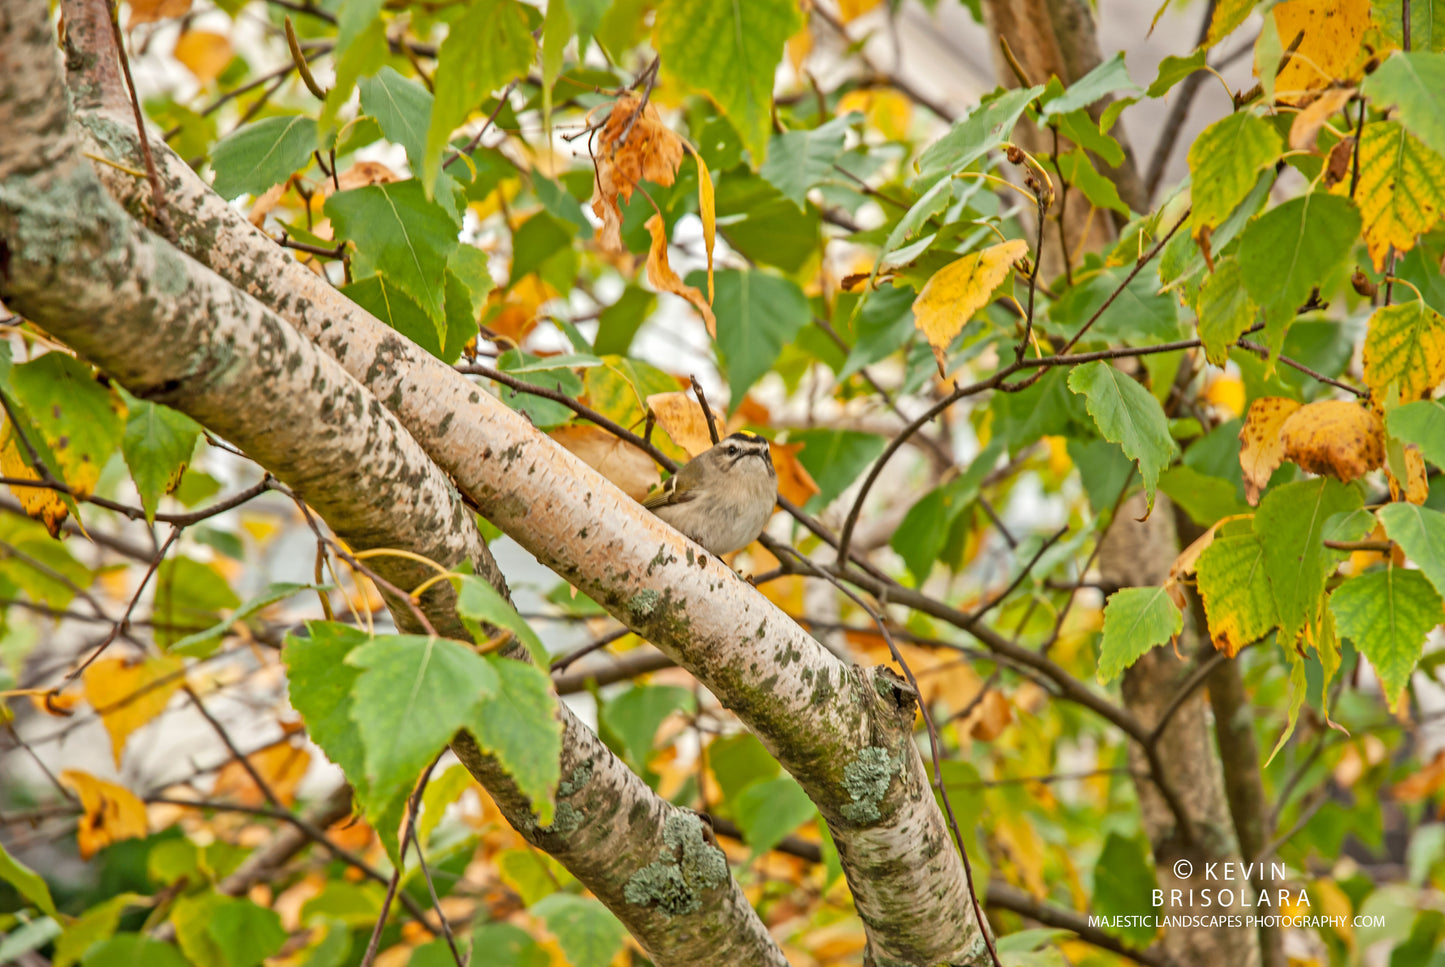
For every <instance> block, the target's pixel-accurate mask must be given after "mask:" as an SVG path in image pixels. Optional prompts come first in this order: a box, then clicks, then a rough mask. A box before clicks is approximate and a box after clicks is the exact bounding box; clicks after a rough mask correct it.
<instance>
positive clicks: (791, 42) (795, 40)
mask: <svg viewBox="0 0 1445 967" xmlns="http://www.w3.org/2000/svg"><path fill="white" fill-rule="evenodd" d="M787 50H788V62H789V63H790V64H792V65H793V70H794V71H796V72H797V73H798V74H799V75H801V74H802V73H803V64H804V63H805V62H806V61H807V59H808V55H809V54H811V53H812V52H813V29H812V27H810V26H809V25H807V24H804V25H803V29H802V30H800V31H798V32H797V33H795V34H793V36H791V37H789V38H788V47H787Z"/></svg>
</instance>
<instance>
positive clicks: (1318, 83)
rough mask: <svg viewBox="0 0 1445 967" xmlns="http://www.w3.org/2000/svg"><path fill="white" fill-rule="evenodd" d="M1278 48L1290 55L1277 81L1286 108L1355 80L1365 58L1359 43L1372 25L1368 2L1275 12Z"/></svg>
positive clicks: (1296, 4) (1294, 2)
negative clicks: (1318, 92)
mask: <svg viewBox="0 0 1445 967" xmlns="http://www.w3.org/2000/svg"><path fill="white" fill-rule="evenodd" d="M1273 15H1274V22H1275V26H1276V28H1277V29H1278V30H1279V42H1280V43H1281V44H1282V45H1283V46H1284V47H1285V48H1286V49H1288V48H1289V47H1290V46H1291V45H1293V44H1294V42H1295V38H1296V37H1298V38H1299V44H1298V46H1295V48H1294V54H1293V55H1292V56H1291V57H1290V58H1289V62H1288V63H1286V64H1285V65H1284V66H1283V67H1282V68H1281V69H1280V71H1279V74H1278V75H1276V77H1275V82H1274V83H1275V90H1276V91H1277V92H1278V98H1279V100H1280V101H1281V102H1283V103H1285V104H1301V103H1304V102H1305V101H1306V100H1308V97H1309V92H1311V91H1318V90H1323V89H1325V88H1327V87H1330V86H1332V85H1333V84H1335V83H1336V82H1338V81H1354V80H1358V79H1359V78H1360V77H1361V76H1362V75H1363V73H1364V67H1365V61H1366V60H1368V59H1369V56H1370V55H1369V54H1368V53H1367V52H1366V51H1365V48H1364V45H1363V44H1361V42H1360V41H1361V40H1362V39H1363V38H1364V36H1365V30H1366V28H1367V27H1369V24H1370V0H1289V2H1287V3H1281V4H1279V5H1277V6H1276V7H1275V8H1274V11H1273Z"/></svg>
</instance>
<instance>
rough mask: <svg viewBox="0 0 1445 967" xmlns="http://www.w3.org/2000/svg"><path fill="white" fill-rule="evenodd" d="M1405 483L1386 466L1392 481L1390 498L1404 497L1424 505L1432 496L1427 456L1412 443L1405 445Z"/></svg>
mask: <svg viewBox="0 0 1445 967" xmlns="http://www.w3.org/2000/svg"><path fill="white" fill-rule="evenodd" d="M1404 453H1405V485H1404V486H1403V487H1401V486H1400V481H1399V480H1396V479H1395V473H1394V471H1393V470H1391V469H1390V468H1389V467H1388V466H1386V467H1385V475H1386V479H1387V480H1388V481H1389V482H1390V499H1391V500H1400V499H1402V498H1403V499H1404V500H1406V501H1408V502H1409V503H1412V504H1415V505H1417V506H1420V505H1423V504H1424V503H1425V501H1426V500H1427V499H1428V498H1429V497H1430V478H1429V476H1428V474H1427V472H1426V470H1425V458H1424V457H1423V456H1421V455H1420V448H1419V447H1417V446H1416V445H1415V444H1413V443H1411V444H1408V445H1406V446H1405V449H1404Z"/></svg>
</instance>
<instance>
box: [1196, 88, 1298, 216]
mask: <svg viewBox="0 0 1445 967" xmlns="http://www.w3.org/2000/svg"><path fill="white" fill-rule="evenodd" d="M1283 150H1284V141H1283V140H1282V139H1281V138H1280V136H1279V134H1277V133H1276V132H1275V130H1274V128H1273V127H1271V126H1270V125H1269V123H1268V122H1266V121H1265V120H1264V119H1262V118H1259V117H1256V116H1255V115H1253V114H1250V113H1249V112H1248V111H1239V112H1236V113H1234V114H1231V115H1229V116H1227V117H1225V118H1222V119H1221V120H1218V121H1215V122H1214V123H1213V124H1211V125H1210V126H1209V127H1207V128H1205V129H1204V130H1203V131H1201V132H1200V134H1199V137H1197V138H1195V139H1194V143H1193V144H1192V145H1190V146H1189V174H1190V184H1191V186H1192V187H1191V195H1192V202H1193V210H1192V211H1191V213H1190V216H1189V225H1190V231H1191V233H1192V234H1196V235H1197V234H1198V232H1199V229H1201V228H1203V227H1205V226H1209V227H1210V228H1213V227H1214V226H1216V225H1218V224H1219V223H1220V222H1222V221H1224V219H1225V218H1227V217H1228V216H1229V213H1230V212H1232V211H1234V209H1235V208H1236V207H1238V205H1239V203H1240V202H1242V201H1244V199H1245V197H1246V196H1247V195H1248V194H1249V193H1250V191H1251V190H1252V189H1253V188H1254V185H1255V182H1256V181H1257V180H1258V178H1259V173H1260V171H1262V170H1263V169H1264V168H1265V167H1267V166H1269V165H1272V164H1274V162H1275V161H1276V159H1278V158H1279V156H1280V152H1282V151H1283Z"/></svg>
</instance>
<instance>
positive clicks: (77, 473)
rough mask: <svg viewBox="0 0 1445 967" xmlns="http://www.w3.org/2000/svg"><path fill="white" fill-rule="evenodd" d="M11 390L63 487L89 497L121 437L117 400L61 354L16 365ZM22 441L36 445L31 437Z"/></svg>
mask: <svg viewBox="0 0 1445 967" xmlns="http://www.w3.org/2000/svg"><path fill="white" fill-rule="evenodd" d="M10 386H11V389H13V391H14V394H15V398H16V399H18V400H19V402H20V404H21V405H22V406H23V407H24V408H25V413H26V414H27V415H28V416H29V417H30V419H31V421H32V422H33V425H34V427H35V429H37V430H38V431H39V432H40V435H41V437H42V438H43V441H44V443H45V444H46V445H48V447H49V449H50V453H51V455H52V456H53V457H54V458H55V462H56V464H58V467H59V470H60V474H61V476H62V477H63V478H64V480H65V482H66V483H68V484H69V485H70V486H71V487H73V488H75V489H76V490H79V491H80V492H82V493H86V494H88V493H91V492H92V491H93V490H94V489H95V484H96V481H97V480H98V479H99V477H100V471H101V470H102V469H103V468H104V467H105V464H106V461H107V460H109V459H110V457H111V454H113V453H115V451H116V448H117V447H119V446H120V442H121V438H122V436H123V434H124V432H125V423H124V420H123V418H122V416H121V410H122V409H123V405H122V403H121V400H120V397H119V396H118V395H117V394H116V393H114V392H113V391H111V390H108V389H106V388H105V387H104V386H102V385H101V384H99V383H97V382H96V381H95V377H94V374H93V373H92V371H91V368H90V367H89V366H87V365H86V364H85V363H82V362H81V361H80V360H78V359H76V358H75V357H74V356H71V355H69V354H67V353H61V352H51V353H46V354H45V355H43V356H40V357H39V358H37V359H34V360H31V361H30V362H28V363H21V364H20V365H19V366H15V367H14V368H12V369H11V370H10ZM27 437H28V439H30V441H31V442H32V443H35V442H37V441H36V440H35V437H34V435H33V434H27ZM37 449H38V448H37ZM21 452H22V453H23V452H24V448H23V447H22V448H21ZM26 459H27V460H28V459H29V455H28V454H26Z"/></svg>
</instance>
